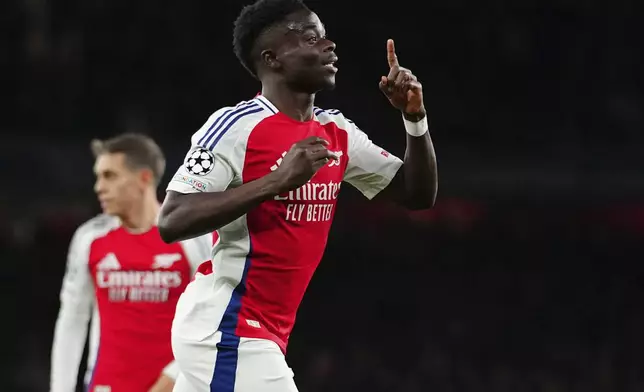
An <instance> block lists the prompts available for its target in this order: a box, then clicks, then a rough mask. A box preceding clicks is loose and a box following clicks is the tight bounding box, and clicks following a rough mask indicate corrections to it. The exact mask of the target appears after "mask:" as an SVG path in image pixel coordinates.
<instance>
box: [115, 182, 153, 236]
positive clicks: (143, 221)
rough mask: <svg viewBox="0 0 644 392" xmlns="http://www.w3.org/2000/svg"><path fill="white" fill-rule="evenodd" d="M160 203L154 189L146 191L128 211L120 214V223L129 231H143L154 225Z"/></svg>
mask: <svg viewBox="0 0 644 392" xmlns="http://www.w3.org/2000/svg"><path fill="white" fill-rule="evenodd" d="M160 209H161V205H160V204H159V201H158V200H157V198H156V196H155V194H154V191H152V190H150V191H149V192H146V194H145V196H144V197H142V198H141V200H140V201H139V202H138V203H134V204H133V205H132V208H130V211H128V213H127V214H125V215H124V216H121V217H120V218H121V223H122V225H123V226H124V227H125V228H126V229H127V230H128V231H131V232H134V233H144V232H146V231H148V230H150V229H151V228H152V227H154V226H155V225H156V223H157V216H158V215H159V210H160Z"/></svg>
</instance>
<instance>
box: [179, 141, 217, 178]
mask: <svg viewBox="0 0 644 392" xmlns="http://www.w3.org/2000/svg"><path fill="white" fill-rule="evenodd" d="M184 166H185V167H186V169H187V170H188V172H189V173H190V174H194V175H197V176H205V175H206V174H208V173H210V172H211V171H212V168H213V167H214V166H215V156H214V155H213V154H212V152H211V151H210V150H207V149H205V148H203V147H197V148H196V149H195V150H194V151H193V152H192V153H191V154H190V155H189V156H188V158H187V159H186V162H185V163H184Z"/></svg>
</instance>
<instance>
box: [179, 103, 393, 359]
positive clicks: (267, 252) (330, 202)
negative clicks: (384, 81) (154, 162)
mask: <svg viewBox="0 0 644 392" xmlns="http://www.w3.org/2000/svg"><path fill="white" fill-rule="evenodd" d="M310 136H318V137H321V138H324V139H326V140H327V141H329V143H330V144H329V146H328V147H327V148H328V149H329V150H331V151H333V152H335V153H336V155H337V156H338V157H339V161H329V163H328V164H327V165H325V166H324V167H322V168H321V169H320V170H319V171H318V172H317V173H316V174H315V175H314V176H313V178H312V179H311V180H310V181H309V182H308V183H306V184H305V185H304V186H302V187H301V188H299V189H296V190H293V191H290V192H286V193H284V194H282V195H279V196H276V197H275V198H274V200H270V201H266V202H264V203H262V204H261V205H259V206H258V207H257V208H255V209H253V210H252V211H250V212H248V213H247V214H245V215H243V216H241V217H240V218H239V219H237V220H235V221H233V222H231V223H230V224H228V225H226V226H224V227H222V228H221V229H220V230H218V234H219V242H218V243H217V244H216V245H215V247H214V250H213V260H212V269H214V271H215V272H214V273H213V272H212V269H211V268H203V269H200V272H202V273H204V275H202V274H199V273H198V274H197V278H196V281H195V282H194V284H193V283H191V285H190V286H189V288H188V289H187V291H186V293H185V294H184V295H183V296H182V299H181V301H180V304H179V306H178V307H177V313H176V316H175V323H174V325H173V333H174V334H176V335H184V336H186V337H191V338H197V339H198V338H199V337H206V336H208V335H210V334H212V333H213V332H215V331H216V330H219V331H221V332H223V333H225V334H228V335H229V336H234V337H249V338H262V339H270V340H272V341H274V342H276V343H277V344H278V345H279V346H280V348H281V349H282V350H283V351H284V352H286V346H287V343H288V338H289V335H290V333H291V330H292V328H293V324H294V322H295V316H296V313H297V309H298V307H299V305H300V302H301V300H302V297H303V296H304V292H305V290H306V288H307V286H308V284H309V281H310V279H311V277H312V276H313V273H314V271H315V269H316V268H317V266H318V264H319V262H320V260H321V258H322V255H323V253H324V249H325V246H326V243H327V237H328V233H329V229H330V227H331V222H332V219H333V215H334V211H335V206H336V201H337V198H338V194H339V191H340V188H341V185H342V183H343V181H346V182H348V183H350V184H351V185H353V186H354V187H356V188H357V189H358V190H360V191H361V192H362V193H363V194H364V195H365V196H366V197H368V198H370V199H371V198H373V197H374V196H375V195H376V194H378V192H380V191H381V190H383V189H384V188H385V187H386V186H387V185H388V184H389V182H390V181H391V180H392V178H393V177H394V175H395V174H396V172H397V171H398V169H399V168H400V167H401V165H402V161H401V160H400V159H398V158H397V157H395V156H394V155H392V154H389V153H388V152H386V151H384V150H383V149H381V148H380V147H378V146H376V145H375V144H373V143H372V142H371V140H369V138H368V137H367V135H366V134H365V133H363V132H362V131H361V130H360V129H358V127H356V125H354V123H353V122H351V121H350V120H348V119H347V118H345V117H344V116H343V115H342V113H340V112H339V111H338V110H323V109H319V108H315V109H314V117H313V119H312V120H310V121H305V122H299V121H296V120H293V119H291V118H290V117H288V116H286V115H285V114H283V113H281V112H279V111H278V110H277V108H276V107H275V106H274V105H273V104H271V102H270V101H268V99H266V98H265V97H263V96H261V95H258V96H257V97H255V98H254V99H252V100H250V101H244V102H241V103H239V104H238V105H237V106H235V107H225V108H222V109H220V110H218V111H216V112H215V113H214V114H213V115H212V116H211V117H210V118H209V119H208V121H207V122H206V123H205V124H204V125H203V127H202V128H201V129H200V130H199V131H197V132H196V133H195V134H194V135H193V137H192V146H191V148H190V150H189V152H188V153H187V155H186V159H185V162H184V165H183V166H182V167H180V168H179V170H178V171H177V173H176V174H175V175H174V177H173V178H172V180H171V181H170V184H169V185H168V190H173V191H176V192H181V193H191V192H219V191H224V190H226V189H228V188H235V187H239V186H240V185H242V184H245V183H248V182H251V181H253V180H256V179H258V178H260V177H263V176H265V175H267V174H269V173H270V172H271V171H273V170H276V169H277V168H278V167H279V165H280V163H281V161H282V157H283V156H284V155H285V154H286V152H287V151H288V150H289V149H290V148H291V146H292V145H293V144H294V143H296V142H298V141H300V140H302V139H305V138H307V137H310ZM200 279H204V280H207V283H199V280H200ZM208 280H211V281H208ZM195 290H197V291H200V292H195ZM188 291H190V293H188ZM204 291H206V292H204Z"/></svg>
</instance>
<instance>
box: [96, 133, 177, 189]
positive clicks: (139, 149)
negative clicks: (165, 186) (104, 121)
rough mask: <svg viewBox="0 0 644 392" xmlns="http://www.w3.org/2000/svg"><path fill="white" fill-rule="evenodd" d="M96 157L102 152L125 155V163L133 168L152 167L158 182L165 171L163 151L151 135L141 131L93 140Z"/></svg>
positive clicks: (151, 169)
mask: <svg viewBox="0 0 644 392" xmlns="http://www.w3.org/2000/svg"><path fill="white" fill-rule="evenodd" d="M90 147H91V149H92V152H93V153H94V157H96V158H98V156H99V155H102V154H117V153H122V154H123V155H125V164H126V165H128V167H129V168H131V169H150V171H152V175H153V176H154V179H155V182H156V184H158V183H159V181H160V180H161V177H163V173H164V172H165V156H164V155H163V151H161V148H160V147H159V145H158V144H156V142H155V141H154V140H152V138H151V137H149V136H146V135H143V134H140V133H124V134H121V135H118V136H115V137H113V138H110V139H107V140H98V139H94V140H92V143H91V145H90Z"/></svg>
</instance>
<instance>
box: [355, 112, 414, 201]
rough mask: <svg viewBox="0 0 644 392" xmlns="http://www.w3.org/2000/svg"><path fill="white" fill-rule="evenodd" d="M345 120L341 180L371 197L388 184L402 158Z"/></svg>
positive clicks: (398, 167)
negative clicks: (345, 160) (344, 165)
mask: <svg viewBox="0 0 644 392" xmlns="http://www.w3.org/2000/svg"><path fill="white" fill-rule="evenodd" d="M345 121H346V123H345V124H343V126H344V128H345V129H346V131H347V134H348V138H349V140H348V143H349V146H348V150H349V151H348V154H349V162H348V163H347V169H346V171H345V173H344V180H345V181H346V182H348V183H349V184H351V185H353V186H354V187H355V188H357V189H358V190H359V191H360V192H362V194H363V195H365V196H366V197H367V198H369V199H372V198H373V197H374V196H376V195H377V194H378V193H379V192H380V191H382V190H383V189H385V188H386V187H387V185H389V183H390V182H391V180H392V179H393V178H394V176H395V175H396V173H397V172H398V170H399V169H400V167H401V166H402V164H403V162H402V161H401V160H400V159H399V158H398V157H396V156H395V155H393V154H391V153H389V152H387V151H385V150H383V149H382V148H381V147H379V146H377V145H376V144H374V143H373V142H372V141H371V140H370V139H369V137H368V136H367V135H366V134H365V133H364V132H362V131H361V130H360V128H358V127H357V126H356V125H355V124H354V123H353V122H352V121H350V120H347V119H345Z"/></svg>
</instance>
